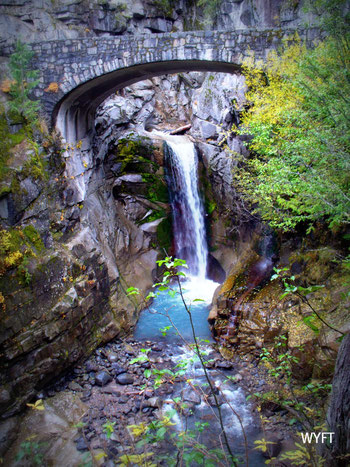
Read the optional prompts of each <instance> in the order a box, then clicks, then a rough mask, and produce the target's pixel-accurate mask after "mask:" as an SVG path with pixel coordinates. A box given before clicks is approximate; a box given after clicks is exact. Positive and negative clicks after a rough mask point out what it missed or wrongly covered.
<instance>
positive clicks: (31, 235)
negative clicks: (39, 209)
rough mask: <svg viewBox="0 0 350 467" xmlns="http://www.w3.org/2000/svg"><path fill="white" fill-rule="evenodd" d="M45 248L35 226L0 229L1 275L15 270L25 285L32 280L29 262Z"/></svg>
mask: <svg viewBox="0 0 350 467" xmlns="http://www.w3.org/2000/svg"><path fill="white" fill-rule="evenodd" d="M44 250H45V246H44V243H43V241H42V240H41V237H40V235H39V233H38V231H37V230H36V229H35V227H34V226H32V225H28V226H26V227H25V228H24V229H21V228H12V229H8V230H5V229H3V230H1V231H0V276H4V275H5V274H7V273H8V272H10V271H15V274H16V275H17V278H18V279H19V280H20V282H21V283H22V284H23V285H24V286H25V285H28V284H29V283H30V281H31V275H30V274H29V271H28V267H27V266H28V263H29V260H30V259H31V258H35V257H36V255H37V254H38V253H41V252H43V251H44Z"/></svg>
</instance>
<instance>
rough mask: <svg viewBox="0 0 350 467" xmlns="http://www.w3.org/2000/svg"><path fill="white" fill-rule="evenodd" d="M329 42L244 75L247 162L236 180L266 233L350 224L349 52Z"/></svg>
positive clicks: (300, 48)
mask: <svg viewBox="0 0 350 467" xmlns="http://www.w3.org/2000/svg"><path fill="white" fill-rule="evenodd" d="M349 39H350V35H349V33H347V34H345V35H343V36H342V37H341V38H340V37H339V36H336V35H334V37H332V36H330V37H328V38H327V39H326V40H324V41H323V42H321V43H320V44H319V45H318V46H317V47H315V48H314V49H313V50H307V49H306V47H305V46H304V45H302V44H300V41H299V42H298V43H297V44H295V43H294V44H293V45H290V46H286V47H285V49H284V51H283V52H282V53H281V54H280V55H278V54H277V53H273V54H271V55H270V57H269V58H268V60H267V62H266V63H265V64H263V63H258V62H256V61H255V60H254V59H252V60H250V61H247V62H246V63H245V65H244V67H243V70H244V73H245V76H246V79H247V84H248V87H249V91H248V94H247V99H248V102H249V108H248V110H246V111H245V112H244V114H243V119H242V128H240V130H238V132H239V133H245V134H247V133H249V134H250V135H252V139H251V141H250V143H249V147H250V149H251V151H252V154H253V155H252V157H251V158H250V159H249V160H248V161H246V162H245V163H243V164H242V167H241V169H240V170H239V171H238V172H237V173H236V179H237V181H238V183H239V185H240V186H241V188H242V190H243V193H244V194H245V195H246V196H247V198H248V199H249V200H250V202H251V203H258V207H257V209H256V210H257V211H259V212H260V214H261V216H262V218H263V219H264V220H266V221H268V222H269V223H270V224H271V225H272V226H274V227H277V228H281V229H282V230H289V229H292V228H294V227H295V226H296V225H297V224H298V223H300V222H307V223H309V225H310V227H312V224H313V223H314V222H315V221H317V220H320V219H324V220H325V221H326V222H327V223H328V224H329V226H330V227H331V228H333V227H337V226H340V225H342V224H348V223H350V194H349V185H350V171H349V169H350V159H349V150H350V125H349V124H350V117H349V115H350V112H349V110H350V98H349V96H350V58H349V57H350V56H349V45H348V44H350V40H349Z"/></svg>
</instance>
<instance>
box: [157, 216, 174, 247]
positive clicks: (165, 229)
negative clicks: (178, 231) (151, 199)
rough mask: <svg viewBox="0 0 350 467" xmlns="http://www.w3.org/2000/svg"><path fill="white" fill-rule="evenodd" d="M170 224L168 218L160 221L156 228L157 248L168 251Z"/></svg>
mask: <svg viewBox="0 0 350 467" xmlns="http://www.w3.org/2000/svg"><path fill="white" fill-rule="evenodd" d="M172 232H173V230H172V223H171V219H169V217H166V218H165V219H163V220H162V222H160V223H159V224H158V226H157V241H158V245H159V248H163V249H165V251H167V250H169V248H170V247H171V242H172Z"/></svg>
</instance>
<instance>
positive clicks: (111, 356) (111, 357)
mask: <svg viewBox="0 0 350 467" xmlns="http://www.w3.org/2000/svg"><path fill="white" fill-rule="evenodd" d="M107 359H108V361H109V362H110V363H115V362H117V361H118V360H119V357H118V355H117V354H116V353H114V352H110V353H108V354H107Z"/></svg>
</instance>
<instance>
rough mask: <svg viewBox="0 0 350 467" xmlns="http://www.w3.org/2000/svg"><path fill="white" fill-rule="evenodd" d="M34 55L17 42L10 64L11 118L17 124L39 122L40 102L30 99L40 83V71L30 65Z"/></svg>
mask: <svg viewBox="0 0 350 467" xmlns="http://www.w3.org/2000/svg"><path fill="white" fill-rule="evenodd" d="M33 55H34V53H33V52H32V51H31V50H29V48H28V46H27V45H26V44H22V43H21V42H20V41H17V44H16V50H15V52H14V53H13V54H12V55H11V56H10V62H9V68H10V74H11V80H12V83H11V88H10V96H11V99H10V102H9V108H10V112H11V116H12V118H13V119H14V120H15V121H16V122H18V123H26V124H29V125H32V124H33V122H35V121H36V120H37V118H38V110H39V102H38V101H33V100H32V99H31V98H30V93H31V91H32V90H33V88H35V87H36V86H37V85H38V83H39V80H38V79H37V78H38V75H39V71H38V70H32V69H31V65H30V62H31V59H32V57H33Z"/></svg>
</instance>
